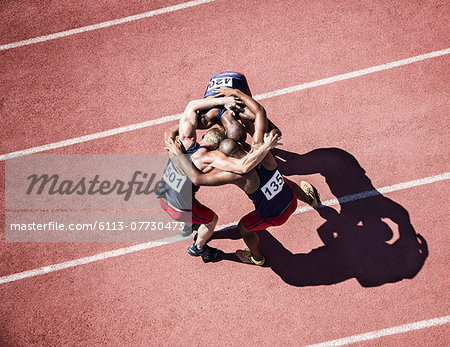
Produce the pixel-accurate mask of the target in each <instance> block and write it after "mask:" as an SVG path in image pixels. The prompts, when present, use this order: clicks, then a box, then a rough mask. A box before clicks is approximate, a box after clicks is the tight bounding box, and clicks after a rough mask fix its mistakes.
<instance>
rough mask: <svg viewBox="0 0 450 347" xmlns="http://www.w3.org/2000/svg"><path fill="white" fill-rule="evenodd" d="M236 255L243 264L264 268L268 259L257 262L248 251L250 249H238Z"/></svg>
mask: <svg viewBox="0 0 450 347" xmlns="http://www.w3.org/2000/svg"><path fill="white" fill-rule="evenodd" d="M235 254H236V256H237V257H238V258H239V260H240V261H242V262H243V263H246V264H255V265H259V266H262V265H264V263H265V262H266V258H264V257H263V258H262V259H261V260H256V259H255V258H254V257H253V253H252V252H250V250H248V249H244V250H242V249H238V250H237V251H236V253H235Z"/></svg>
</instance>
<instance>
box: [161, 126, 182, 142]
mask: <svg viewBox="0 0 450 347" xmlns="http://www.w3.org/2000/svg"><path fill="white" fill-rule="evenodd" d="M178 126H179V125H178V124H175V125H173V126H171V127H170V128H168V129H166V131H164V142H166V141H167V140H168V139H172V140H174V141H175V139H176V138H177V136H178Z"/></svg>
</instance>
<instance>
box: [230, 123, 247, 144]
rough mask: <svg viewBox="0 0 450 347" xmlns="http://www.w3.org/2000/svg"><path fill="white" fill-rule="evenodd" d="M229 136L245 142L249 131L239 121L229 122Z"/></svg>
mask: <svg viewBox="0 0 450 347" xmlns="http://www.w3.org/2000/svg"><path fill="white" fill-rule="evenodd" d="M227 137H228V138H230V139H233V140H234V141H236V142H239V143H244V142H245V139H246V138H247V132H246V131H245V129H244V127H243V125H241V124H240V123H238V122H234V123H232V124H229V125H228V127H227Z"/></svg>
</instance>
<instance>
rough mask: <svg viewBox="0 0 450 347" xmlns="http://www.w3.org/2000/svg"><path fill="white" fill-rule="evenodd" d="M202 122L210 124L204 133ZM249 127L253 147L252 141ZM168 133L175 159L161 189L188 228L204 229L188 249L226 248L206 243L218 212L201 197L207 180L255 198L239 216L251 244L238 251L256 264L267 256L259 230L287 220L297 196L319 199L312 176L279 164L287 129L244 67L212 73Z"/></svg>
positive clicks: (197, 252) (207, 252)
mask: <svg viewBox="0 0 450 347" xmlns="http://www.w3.org/2000/svg"><path fill="white" fill-rule="evenodd" d="M197 129H209V130H208V131H207V132H206V133H205V135H203V137H202V138H201V139H200V140H198V139H197V134H196V132H197ZM247 134H249V135H250V136H251V137H252V141H251V147H250V146H249V145H248V144H246V143H245V141H246V138H247ZM164 137H165V148H166V149H167V150H168V151H169V154H170V159H169V162H168V164H167V166H166V169H165V171H164V174H163V180H162V181H161V183H160V185H159V189H158V192H157V195H158V198H159V202H160V205H161V208H162V209H163V210H164V211H166V212H167V213H168V214H169V215H170V216H171V217H172V218H173V219H175V220H177V221H180V222H185V223H186V226H187V228H185V229H184V231H183V232H184V234H183V233H182V235H183V236H187V235H190V234H191V233H192V231H193V230H196V231H197V232H196V234H195V235H194V243H193V244H192V245H191V246H190V247H189V248H188V250H187V251H188V253H189V254H190V255H192V256H200V257H202V259H203V260H204V261H205V262H208V261H216V260H219V259H220V258H221V255H222V254H223V252H222V251H221V250H219V249H217V248H213V247H211V246H209V245H208V244H207V243H208V241H209V240H210V239H211V237H212V235H213V233H214V229H215V227H216V225H217V220H218V216H217V215H216V213H215V212H214V211H212V210H211V209H210V208H208V207H206V206H204V205H202V204H201V203H200V202H199V201H198V200H197V199H196V197H195V193H196V192H197V191H198V189H199V188H200V186H220V185H225V184H234V185H236V186H238V187H239V188H241V189H242V190H243V191H244V192H245V194H247V196H248V197H249V199H250V200H252V202H253V204H254V205H255V210H254V211H253V212H251V213H249V214H247V215H245V216H244V217H242V219H241V220H240V221H239V224H238V228H239V232H240V234H241V236H242V238H243V240H244V242H245V243H246V245H247V247H248V249H245V250H238V251H236V256H237V257H238V258H239V259H240V260H241V261H243V262H245V263H250V264H255V265H263V264H264V262H265V258H264V255H263V254H262V253H261V249H260V244H259V237H258V235H257V233H256V231H258V230H264V229H266V228H268V227H272V226H278V225H282V224H284V223H285V222H286V221H287V220H288V219H289V217H290V216H291V215H292V214H293V213H294V211H295V210H296V208H297V199H298V200H301V201H303V202H305V203H307V204H308V205H310V206H312V207H315V206H316V205H317V204H318V202H319V201H318V195H317V193H316V192H315V189H314V187H313V186H312V185H311V184H309V183H308V182H306V181H301V182H300V185H298V184H296V183H295V182H293V181H291V180H288V179H287V178H286V177H284V176H283V175H282V173H280V172H279V170H278V169H277V163H276V161H275V158H274V157H273V156H272V154H271V153H270V150H271V149H272V148H274V147H275V146H276V145H277V143H278V140H279V139H280V137H281V132H280V130H279V129H278V128H277V127H276V126H275V125H274V124H273V123H272V122H271V121H270V120H268V119H267V116H266V111H265V109H264V108H263V107H262V106H261V105H260V104H259V103H258V102H257V101H255V100H254V99H253V98H252V96H251V93H250V89H249V87H248V83H247V80H246V78H245V76H244V75H242V74H240V73H237V72H223V73H219V74H215V75H213V76H212V77H211V80H210V82H209V84H208V86H207V89H206V92H205V95H204V98H203V99H200V100H194V101H191V102H189V103H188V105H187V107H186V109H185V111H184V113H183V116H182V117H181V119H180V121H179V124H176V125H174V126H172V127H171V128H169V129H167V130H166V132H165V134H164ZM177 137H178V139H177ZM248 149H250V150H249V151H247V150H248ZM213 170H214V171H213Z"/></svg>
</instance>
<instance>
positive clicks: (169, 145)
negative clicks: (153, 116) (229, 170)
mask: <svg viewBox="0 0 450 347" xmlns="http://www.w3.org/2000/svg"><path fill="white" fill-rule="evenodd" d="M164 149H167V150H168V151H169V153H171V154H175V155H179V154H183V144H182V143H181V141H180V140H178V141H174V140H172V139H171V138H168V139H167V140H166V146H165V147H164Z"/></svg>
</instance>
